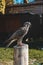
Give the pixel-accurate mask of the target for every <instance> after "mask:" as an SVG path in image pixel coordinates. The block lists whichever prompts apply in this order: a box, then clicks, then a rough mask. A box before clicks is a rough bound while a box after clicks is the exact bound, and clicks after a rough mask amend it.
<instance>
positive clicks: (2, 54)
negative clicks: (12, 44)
mask: <svg viewBox="0 0 43 65" xmlns="http://www.w3.org/2000/svg"><path fill="white" fill-rule="evenodd" d="M5 60H6V61H9V60H13V49H12V48H8V49H6V50H5V48H0V61H5Z"/></svg>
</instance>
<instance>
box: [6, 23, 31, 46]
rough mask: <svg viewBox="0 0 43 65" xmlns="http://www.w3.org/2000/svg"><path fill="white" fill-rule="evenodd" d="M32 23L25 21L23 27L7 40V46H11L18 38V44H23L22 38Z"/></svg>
mask: <svg viewBox="0 0 43 65" xmlns="http://www.w3.org/2000/svg"><path fill="white" fill-rule="evenodd" d="M30 25H31V23H30V22H25V23H24V25H23V27H20V28H19V29H18V30H17V31H16V32H14V33H13V35H12V36H11V37H10V38H9V39H8V40H6V41H5V43H8V45H7V46H6V47H9V46H10V45H11V44H12V43H13V42H14V41H16V40H17V45H22V40H23V38H24V36H25V35H26V34H27V32H28V30H29V28H30Z"/></svg>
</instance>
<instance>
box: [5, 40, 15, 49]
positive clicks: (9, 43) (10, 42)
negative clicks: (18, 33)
mask: <svg viewBox="0 0 43 65" xmlns="http://www.w3.org/2000/svg"><path fill="white" fill-rule="evenodd" d="M14 41H16V39H14V40H12V41H11V42H10V43H9V44H8V45H7V46H6V48H5V49H7V48H8V47H9V46H10V45H11V44H12V43H13V42H14Z"/></svg>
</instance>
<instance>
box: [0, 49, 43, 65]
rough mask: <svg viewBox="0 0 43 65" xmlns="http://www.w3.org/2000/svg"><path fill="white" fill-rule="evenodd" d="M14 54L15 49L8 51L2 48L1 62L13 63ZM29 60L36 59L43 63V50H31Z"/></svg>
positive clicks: (0, 50) (0, 51)
mask: <svg viewBox="0 0 43 65" xmlns="http://www.w3.org/2000/svg"><path fill="white" fill-rule="evenodd" d="M13 53H14V49H13V48H8V49H6V50H5V49H4V48H0V62H4V61H9V62H10V61H13ZM29 58H30V59H36V60H37V62H39V63H41V62H43V50H36V49H30V50H29ZM34 65H35V64H34Z"/></svg>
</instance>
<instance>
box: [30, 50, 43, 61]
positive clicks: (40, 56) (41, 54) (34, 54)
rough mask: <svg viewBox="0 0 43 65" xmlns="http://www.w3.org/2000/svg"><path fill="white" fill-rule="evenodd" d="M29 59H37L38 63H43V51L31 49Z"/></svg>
mask: <svg viewBox="0 0 43 65" xmlns="http://www.w3.org/2000/svg"><path fill="white" fill-rule="evenodd" d="M29 57H30V58H31V59H34V58H35V59H37V62H43V50H36V49H30V50H29Z"/></svg>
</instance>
